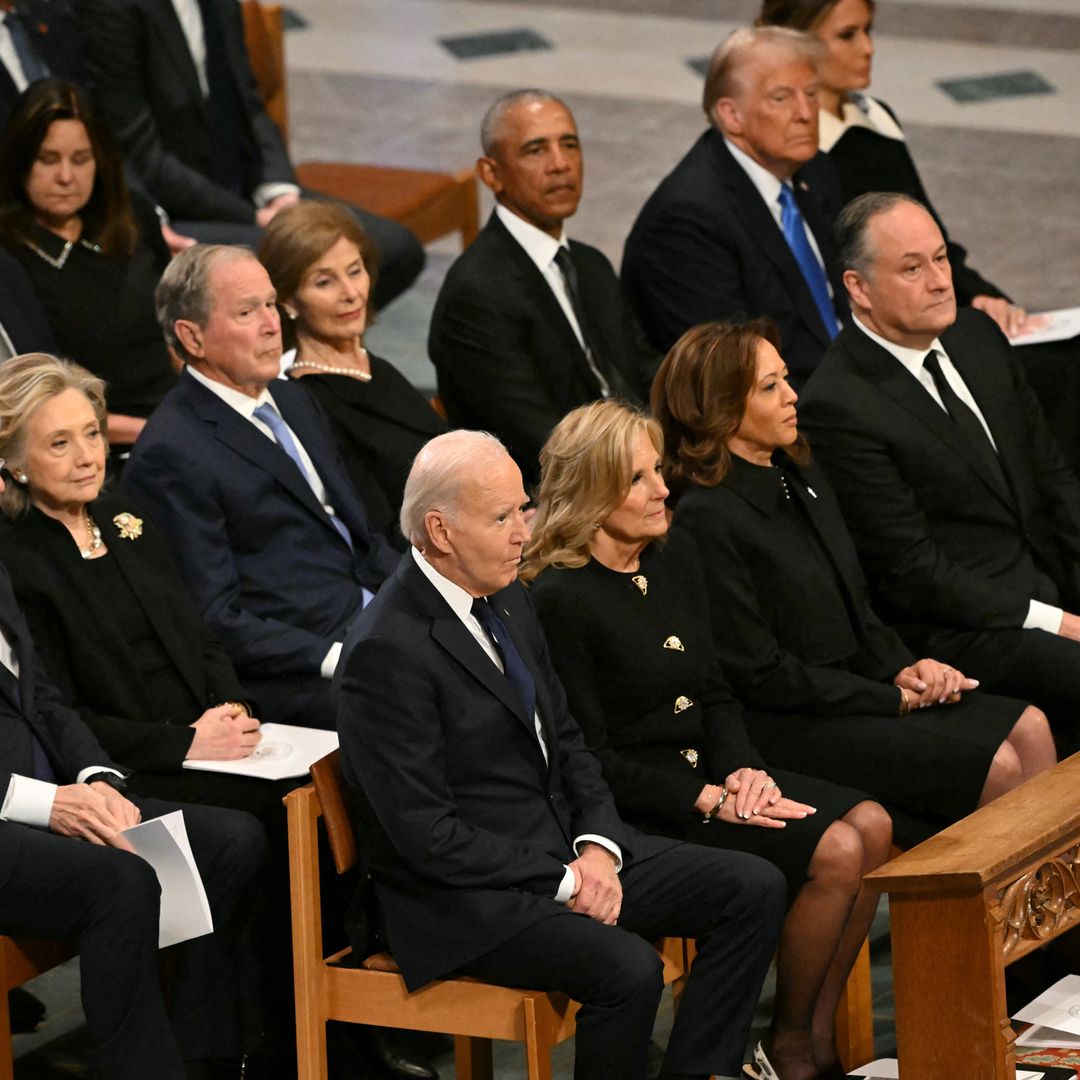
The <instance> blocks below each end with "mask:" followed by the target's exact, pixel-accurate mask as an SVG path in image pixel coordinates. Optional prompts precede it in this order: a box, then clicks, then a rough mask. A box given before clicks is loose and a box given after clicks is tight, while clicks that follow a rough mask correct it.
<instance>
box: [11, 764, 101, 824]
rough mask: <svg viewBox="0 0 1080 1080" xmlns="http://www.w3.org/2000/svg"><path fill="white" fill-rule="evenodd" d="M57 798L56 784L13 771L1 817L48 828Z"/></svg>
mask: <svg viewBox="0 0 1080 1080" xmlns="http://www.w3.org/2000/svg"><path fill="white" fill-rule="evenodd" d="M99 771H100V770H99ZM55 798H56V785H55V784H50V783H47V782H46V781H44V780H34V779H33V778H31V777H29V776H20V775H19V774H18V773H12V774H11V782H10V783H9V784H8V789H7V795H5V796H4V805H3V806H0V818H2V819H3V820H4V821H17V822H18V823H19V824H20V825H32V826H34V828H36V829H47V828H48V827H49V818H51V817H52V807H53V800H54V799H55Z"/></svg>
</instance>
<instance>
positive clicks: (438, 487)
mask: <svg viewBox="0 0 1080 1080" xmlns="http://www.w3.org/2000/svg"><path fill="white" fill-rule="evenodd" d="M507 452H508V451H507V449H506V447H505V446H503V444H502V443H501V442H500V441H499V440H498V439H497V438H496V437H495V436H494V435H491V434H489V433H488V432H486V431H461V430H459V431H448V432H446V433H445V434H444V435H436V436H435V438H434V439H431V440H430V441H429V442H426V443H425V444H424V445H423V446H422V447H421V448H420V452H419V453H418V454H417V455H416V458H415V459H414V460H413V463H412V468H411V469H410V470H409V478H408V480H406V481H405V496H404V498H403V499H402V502H401V532H402V534H403V535H404V536H405V537H407V538H408V540H409V541H410V542H411V543H412V544H413V545H414V546H416V547H418V548H422V547H423V546H424V544H425V542H426V541H427V525H426V523H425V520H424V519H425V518H426V517H427V515H428V513H429V512H430V511H432V510H439V511H442V512H443V513H444V514H449V515H450V516H451V517H453V515H454V512H455V511H456V510H457V504H458V499H459V498H460V496H461V489H462V487H463V486H464V483H465V481H466V480H468V479H469V477H470V476H472V475H474V473H475V467H476V466H478V465H481V464H484V463H486V462H489V461H494V460H496V459H501V458H502V457H504V456H506V454H507Z"/></svg>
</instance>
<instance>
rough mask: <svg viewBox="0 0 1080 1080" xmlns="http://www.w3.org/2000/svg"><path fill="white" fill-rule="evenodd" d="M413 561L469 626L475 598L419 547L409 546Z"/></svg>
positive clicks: (452, 609)
mask: <svg viewBox="0 0 1080 1080" xmlns="http://www.w3.org/2000/svg"><path fill="white" fill-rule="evenodd" d="M409 551H411V552H412V557H413V561H414V562H415V563H416V565H417V566H419V567H420V570H421V572H422V573H423V575H424V577H426V578H427V579H428V581H430V582H431V584H432V585H434V586H435V588H436V589H438V591H439V595H440V596H441V597H442V598H443V599H444V600H445V601H446V602H447V603H448V604H449V605H450V609H451V611H453V613H454V614H455V615H456V616H457V617H458V618H459V619H460V620H461V621H462V622H463V623H465V625H466V626H467V627H468V626H469V619H470V617H471V616H472V606H473V598H472V596H470V595H469V593H467V592H466V591H465V590H464V589H463V588H462V587H461V586H460V585H458V584H457V583H456V582H453V581H451V580H450V579H449V578H448V577H443V575H442V574H440V573H439V571H438V570H436V569H435V567H434V566H432V565H431V563H429V562H428V561H427V559H425V558H424V556H423V555H421V554H420V549H419V548H417V547H411V548H409Z"/></svg>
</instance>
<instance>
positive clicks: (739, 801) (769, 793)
mask: <svg viewBox="0 0 1080 1080" xmlns="http://www.w3.org/2000/svg"><path fill="white" fill-rule="evenodd" d="M724 787H726V788H727V789H728V792H729V797H728V801H729V802H732V803H734V809H735V815H736V817H738V818H741V819H742V820H743V821H747V820H749V819H750V818H751V817H752V816H753V815H754V814H760V813H761V812H762V811H763V810H764V809H765V807H767V806H773V805H775V804H776V803H778V802H779V801H780V799H781V797H782V796H781V792H780V789H779V788H778V787H777V786H776V781H775V780H773V778H772V777H771V776H770V775H769V774H768V773H767V772H766V771H765V770H764V769H736V770H735V772H733V773H731V775H730V776H728V778H727V779H726V780H725V781H724ZM725 809H726V808H725Z"/></svg>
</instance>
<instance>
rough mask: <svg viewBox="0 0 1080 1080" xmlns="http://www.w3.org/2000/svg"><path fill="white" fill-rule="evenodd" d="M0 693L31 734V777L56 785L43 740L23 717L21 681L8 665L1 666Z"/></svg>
mask: <svg viewBox="0 0 1080 1080" xmlns="http://www.w3.org/2000/svg"><path fill="white" fill-rule="evenodd" d="M0 693H2V694H3V695H4V696H5V697H6V698H7V699H8V700H9V701H10V702H11V703H12V705H14V706H15V708H16V710H17V712H18V716H19V719H20V720H22V722H23V723H24V724H26V728H27V731H29V732H30V753H31V759H30V775H31V776H32V777H33V778H34V779H35V780H47V781H48V782H49V783H55V781H56V774H55V773H54V772H53V769H52V766H51V765H50V764H49V755H48V754H46V753H45V747H44V746H42V745H41V740H40V739H39V738H38V737H37V735H36V734H35V732H34V729H33V728H32V727H31V726H30V722H29V721H28V720H27V719H26V717H25V716H23V712H22V695H21V694H20V693H19V680H18V679H17V678H16V677H15V673H14V672H13V671H12V670H11V669H10V668H9V667H8V666H7V665H6V664H0Z"/></svg>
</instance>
